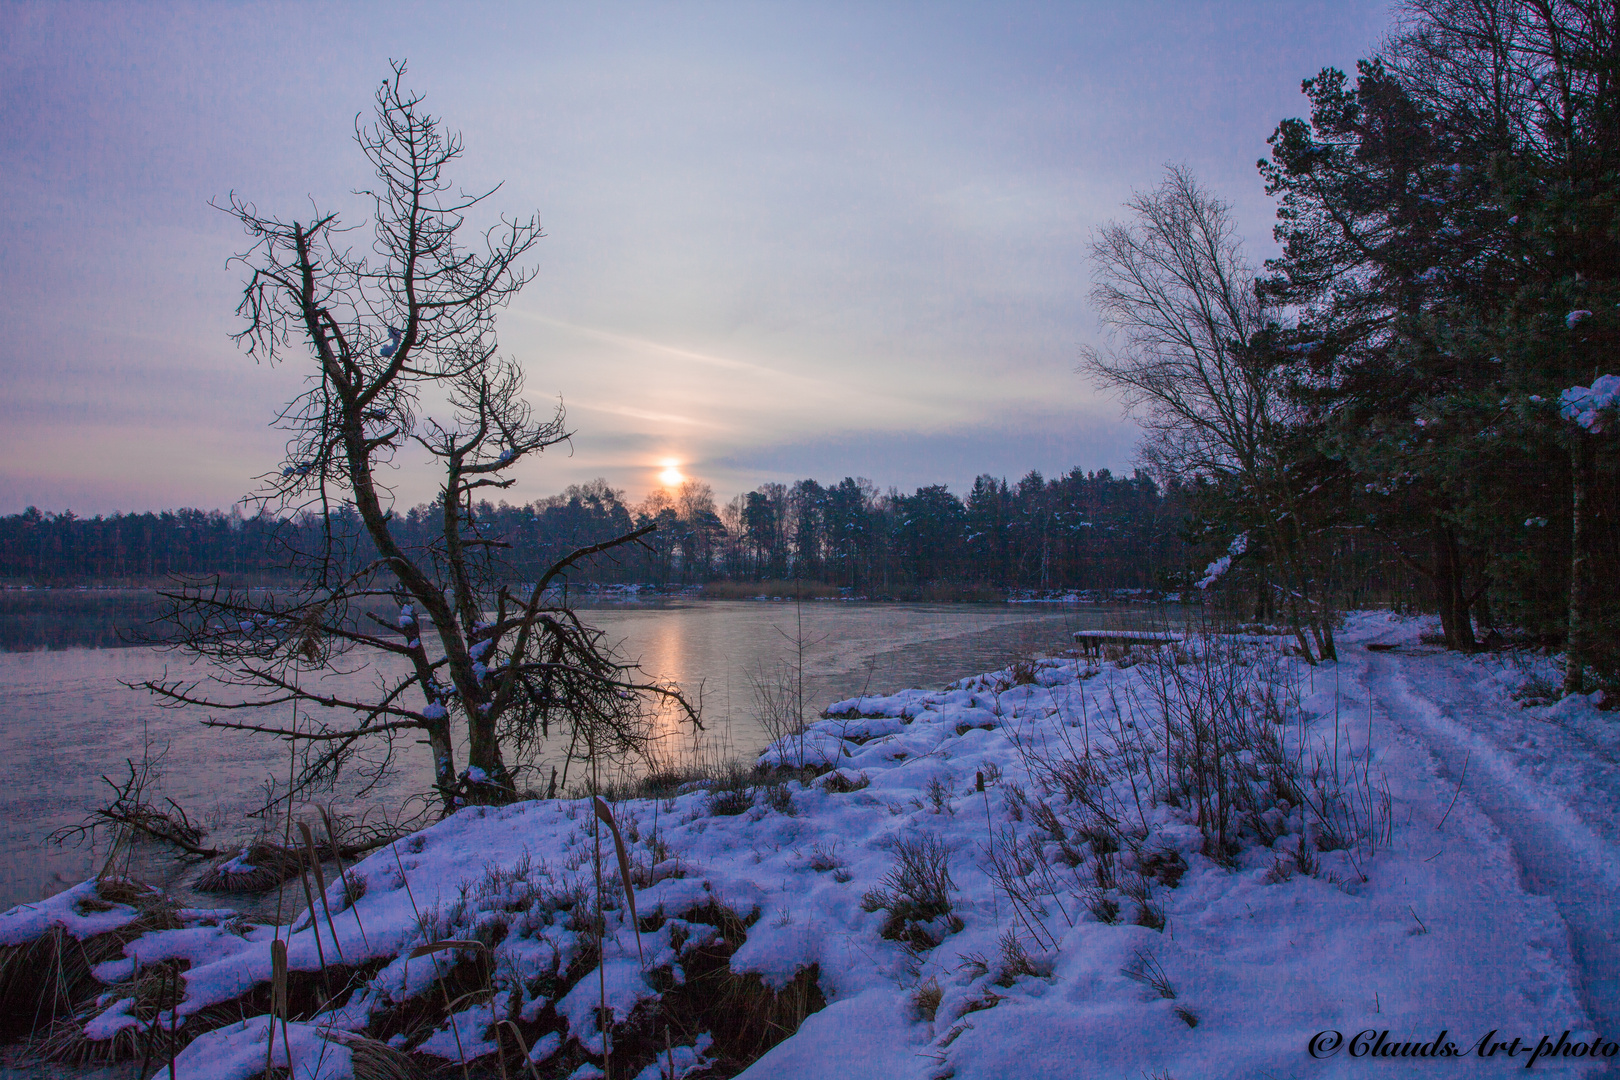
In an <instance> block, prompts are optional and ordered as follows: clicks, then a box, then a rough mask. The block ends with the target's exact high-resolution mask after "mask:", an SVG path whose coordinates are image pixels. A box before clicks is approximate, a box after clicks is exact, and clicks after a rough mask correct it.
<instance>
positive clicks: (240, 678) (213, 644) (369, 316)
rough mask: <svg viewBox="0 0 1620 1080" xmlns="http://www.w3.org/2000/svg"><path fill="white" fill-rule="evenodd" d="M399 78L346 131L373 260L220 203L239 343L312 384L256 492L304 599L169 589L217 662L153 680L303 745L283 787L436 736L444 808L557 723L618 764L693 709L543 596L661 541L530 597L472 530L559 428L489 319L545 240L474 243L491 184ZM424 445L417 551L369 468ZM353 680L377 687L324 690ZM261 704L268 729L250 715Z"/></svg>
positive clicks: (478, 791)
mask: <svg viewBox="0 0 1620 1080" xmlns="http://www.w3.org/2000/svg"><path fill="white" fill-rule="evenodd" d="M404 74H405V65H404V64H403V63H396V64H394V65H393V76H392V78H390V79H387V80H384V82H383V83H382V86H381V87H380V88H379V90H378V91H377V95H376V113H375V119H374V122H373V123H372V124H371V125H369V126H367V125H363V124H362V123H361V122H360V121H359V120H358V119H357V120H356V131H355V134H356V141H357V142H358V143H359V146H360V149H361V150H362V152H363V153H364V154H365V156H366V158H367V160H368V161H369V162H370V163H371V165H372V168H373V169H374V171H375V177H376V183H375V186H374V187H372V188H371V189H369V190H366V191H363V192H361V193H360V194H363V195H365V196H367V197H369V198H370V199H371V201H372V204H373V213H372V221H371V225H372V244H371V250H370V251H369V252H356V251H355V250H353V249H352V248H350V247H347V246H345V239H346V235H347V232H348V230H347V229H346V228H345V227H344V226H342V225H341V224H340V223H339V219H338V216H337V215H336V214H335V213H323V212H320V211H319V210H317V209H314V208H312V209H311V212H310V215H309V217H308V218H305V219H295V220H283V219H281V218H277V217H269V216H265V215H262V214H260V213H259V212H258V210H257V209H256V208H255V207H254V205H253V204H252V203H250V202H246V201H244V200H243V199H241V198H239V197H237V196H236V195H235V194H233V195H232V197H231V199H230V201H229V203H228V205H226V206H223V207H221V209H223V210H225V211H226V212H227V213H229V214H231V215H232V216H233V217H235V218H236V219H237V220H238V221H240V222H241V224H242V227H243V228H244V229H245V230H246V231H247V234H248V236H249V238H250V239H251V241H252V246H251V247H250V248H249V249H248V250H247V251H246V252H244V253H242V254H241V255H238V256H236V257H235V259H233V262H236V263H239V264H241V265H242V266H243V267H245V269H246V271H247V279H246V284H245V287H244V290H243V294H242V303H241V305H240V307H239V309H238V314H239V315H240V316H241V317H242V318H243V320H244V322H245V326H244V327H243V329H242V330H241V332H240V333H238V334H237V335H236V339H237V341H238V342H239V343H240V344H241V345H242V346H243V347H244V348H245V349H246V351H247V353H248V354H249V355H250V356H252V357H254V358H255V359H262V360H265V361H267V362H270V363H278V362H294V363H300V364H308V365H309V366H310V375H309V379H308V383H307V389H306V390H305V391H304V393H303V394H302V395H300V396H299V397H298V398H296V399H295V400H294V401H292V402H291V403H290V404H288V405H287V406H286V407H285V408H284V409H282V410H281V412H280V414H279V421H280V425H281V426H282V427H283V428H284V429H285V430H287V431H288V432H289V433H290V437H289V439H288V442H287V451H286V459H285V461H284V463H283V466H282V467H281V468H280V469H279V470H277V471H276V472H274V473H271V474H269V475H267V476H266V477H263V478H261V479H262V480H263V487H262V488H261V490H260V492H259V493H258V494H257V495H256V496H254V497H253V498H254V500H255V501H257V502H258V503H259V504H260V505H261V506H262V507H264V508H268V509H270V510H271V511H272V512H274V513H276V514H278V515H279V516H282V517H284V518H288V519H290V520H292V521H294V522H295V527H289V528H288V529H287V530H286V532H285V535H284V537H283V539H284V541H285V543H286V544H287V555H288V559H289V561H290V563H291V564H292V565H293V566H294V567H295V568H296V569H297V570H298V571H299V572H300V574H299V579H300V581H301V585H300V587H299V588H297V589H296V590H294V591H292V592H291V593H288V594H284V595H273V596H271V597H269V598H265V596H264V594H262V593H249V592H246V591H241V590H230V589H226V588H223V587H222V586H221V585H220V584H219V583H218V582H217V581H210V582H201V583H196V582H193V583H190V584H186V585H183V586H181V587H177V588H175V589H172V590H169V591H167V592H166V593H165V594H164V595H165V596H166V598H167V601H168V611H167V616H168V624H169V627H170V630H171V634H170V636H169V639H168V640H169V641H170V642H171V643H172V644H174V645H175V646H176V647H178V648H180V649H182V650H184V651H187V652H189V653H192V654H195V655H198V656H201V657H203V658H205V659H207V660H209V661H212V664H213V667H212V675H211V676H210V677H209V678H207V679H205V680H202V681H192V682H187V681H176V680H170V679H163V680H153V681H151V682H148V683H145V684H143V685H144V686H145V687H146V688H147V689H148V690H150V691H151V692H152V693H154V694H156V695H157V696H158V697H159V698H160V699H162V700H163V701H165V702H166V703H169V704H172V705H175V706H201V707H203V708H205V709H207V710H208V711H209V713H210V716H209V719H208V720H206V721H205V722H206V723H208V724H210V725H213V726H216V727H223V728H232V729H237V730H244V731H252V732H261V733H267V734H271V735H275V736H279V737H281V738H285V739H289V740H292V741H293V742H294V743H295V744H296V745H297V746H298V747H299V748H300V750H301V751H302V758H301V762H302V767H301V771H300V772H299V774H298V777H297V780H296V782H295V783H294V784H293V790H298V789H300V788H303V787H307V786H309V785H311V784H315V783H319V782H323V781H330V780H331V779H333V778H334V777H336V776H337V775H338V774H339V772H340V771H341V770H342V769H344V768H346V767H359V768H361V769H362V771H363V773H364V775H365V776H366V777H367V778H368V779H369V780H370V781H371V782H375V780H376V778H378V777H380V776H381V775H382V773H383V771H384V770H385V769H386V768H387V767H388V766H389V765H390V764H391V763H392V761H393V758H394V753H395V749H396V744H397V743H398V742H399V740H400V739H401V738H409V739H412V740H416V741H424V740H425V742H426V743H427V745H428V747H429V750H430V753H431V754H432V760H433V775H434V786H435V787H436V789H437V791H438V793H439V795H440V797H441V799H442V801H443V805H444V806H445V807H446V809H450V808H453V807H455V806H456V805H458V804H460V803H462V802H499V801H505V800H509V799H512V798H514V797H516V795H517V793H518V783H517V780H518V778H517V776H516V774H515V768H514V765H513V762H515V761H517V760H519V759H521V758H523V757H525V756H527V755H529V754H530V753H531V752H532V751H533V750H535V749H536V748H537V747H538V745H539V744H540V742H541V741H542V740H543V739H545V738H546V737H547V736H549V735H550V734H552V732H553V729H554V728H555V729H557V730H558V731H559V733H560V734H561V736H562V737H564V738H567V739H568V740H569V744H568V745H569V746H570V748H571V749H570V753H573V752H574V750H575V749H579V748H589V751H590V752H591V753H604V754H612V753H627V752H633V751H636V750H638V749H640V748H642V746H643V745H644V742H645V740H646V738H647V736H648V731H649V724H648V719H649V714H650V710H652V709H654V708H657V707H671V708H674V709H675V710H676V711H677V713H678V714H680V715H682V716H684V717H685V718H686V719H688V720H690V721H692V722H693V723H696V722H697V714H696V712H695V710H693V709H692V708H691V706H690V705H689V704H688V703H687V701H686V700H685V699H684V698H683V697H682V696H681V695H680V693H679V691H678V689H677V688H676V687H674V686H673V685H667V684H664V683H661V682H658V681H655V680H651V679H648V678H646V677H645V676H643V675H642V674H641V673H640V672H639V670H638V669H636V668H635V667H634V666H632V665H628V664H625V663H623V662H620V661H618V660H616V659H615V658H614V656H613V654H612V652H611V651H610V650H609V649H608V648H606V647H605V643H604V641H603V638H602V635H601V634H600V633H599V632H597V631H595V630H593V629H591V628H589V627H587V626H586V625H584V624H583V623H582V622H581V621H580V620H579V619H578V618H577V617H576V615H575V614H574V613H573V612H572V611H571V610H568V609H567V608H566V607H563V606H559V605H557V604H556V603H554V602H553V601H552V599H551V598H550V596H549V595H548V592H547V588H548V586H549V585H551V584H553V582H554V581H556V580H557V579H558V578H559V577H560V576H561V575H564V574H565V573H566V572H567V570H568V568H569V567H571V566H573V565H574V564H575V563H577V562H578V561H579V560H581V559H584V558H587V557H589V556H593V555H596V554H599V553H601V552H604V551H607V550H609V549H612V548H615V547H618V546H620V545H623V544H628V543H633V542H637V541H640V540H641V538H642V537H643V536H645V535H646V534H647V533H648V532H650V531H652V529H651V527H648V528H642V529H639V530H636V531H634V532H631V533H629V534H627V535H624V536H620V537H617V538H615V539H612V540H609V541H606V542H603V543H599V544H595V545H592V546H589V547H586V548H582V549H580V550H578V551H575V552H573V553H571V554H569V555H568V556H566V557H564V558H563V559H561V560H560V561H558V562H557V563H556V564H555V565H553V566H552V567H551V568H550V569H549V570H548V571H547V572H546V573H545V574H543V575H542V576H541V577H540V579H539V580H537V581H534V582H530V583H527V584H526V585H524V586H523V587H522V588H521V589H520V588H518V587H516V586H514V585H513V584H511V583H510V582H509V581H508V579H507V575H506V574H505V573H504V572H503V566H502V562H501V558H500V551H501V549H502V547H504V546H505V545H504V544H503V543H502V542H501V540H500V539H499V538H498V537H495V536H492V535H489V533H488V530H487V527H486V526H485V524H483V523H481V522H480V521H479V520H478V517H477V514H476V512H475V501H474V500H475V496H477V494H478V493H480V492H484V491H486V490H487V489H506V488H508V487H510V486H511V485H512V484H513V483H514V482H515V481H514V477H513V476H512V470H513V468H514V467H515V466H516V465H517V464H518V463H519V462H521V461H523V460H524V459H525V458H528V457H530V456H532V455H535V454H539V453H541V452H542V451H544V450H545V449H547V448H548V447H552V446H555V445H557V444H558V443H560V442H563V441H565V440H567V439H568V438H569V434H570V433H569V432H568V431H567V429H566V428H565V426H564V415H563V411H562V408H561V406H558V407H557V408H556V409H555V411H548V412H541V413H536V412H535V411H534V410H533V409H532V408H531V407H530V405H529V404H528V402H527V401H526V400H525V398H524V395H523V373H522V370H521V369H520V368H519V366H518V365H517V363H516V362H515V361H513V360H511V359H508V358H504V357H501V356H500V355H499V354H498V351H497V344H496V338H495V325H494V313H495V310H496V308H498V307H500V306H501V305H502V304H504V303H505V302H506V301H507V300H509V299H510V298H511V296H512V295H513V294H514V293H516V292H517V291H518V290H519V289H521V288H522V287H523V285H524V284H525V283H526V282H527V281H528V280H529V278H530V277H531V276H532V271H526V270H524V269H523V268H522V267H521V265H520V263H521V260H522V259H523V258H524V256H525V255H526V254H527V253H528V252H529V250H530V249H531V248H532V247H533V245H534V244H535V242H536V241H538V240H539V239H540V237H541V235H542V234H541V231H540V224H539V221H538V220H537V219H536V218H534V217H530V218H529V219H527V220H508V219H506V218H505V217H502V218H500V219H499V221H498V223H497V224H496V225H494V226H493V227H491V228H489V229H488V230H487V231H485V232H483V234H482V236H481V238H480V239H479V241H478V242H477V244H476V247H468V246H465V245H464V243H463V242H462V238H463V235H464V234H463V228H464V226H465V225H466V219H467V215H468V214H469V213H473V212H480V211H481V206H482V204H483V203H484V202H485V200H487V199H488V198H489V196H490V195H492V194H493V193H494V192H493V189H491V190H489V191H484V192H482V193H479V194H473V195H468V194H466V193H464V192H462V191H460V190H459V189H455V188H453V186H452V184H451V182H450V180H449V179H448V177H447V176H446V174H445V169H446V167H447V166H448V165H450V163H451V162H452V161H453V160H454V159H455V158H456V157H458V156H459V155H460V154H461V151H462V144H461V139H460V137H459V136H458V135H456V134H454V133H449V132H446V131H445V130H444V128H443V127H442V125H441V123H440V121H439V120H438V119H437V118H435V117H433V116H430V115H429V114H428V113H427V112H426V111H425V110H424V109H423V107H422V98H421V97H420V95H417V94H414V93H411V92H409V91H407V90H406V89H404V87H403V86H402V84H401V80H402V79H403V77H404ZM413 451H414V453H415V455H416V456H417V457H418V460H420V461H425V462H426V463H429V464H430V465H431V467H432V468H433V469H435V470H436V472H437V473H438V475H439V477H440V488H439V496H438V499H437V500H436V502H435V504H434V506H433V512H434V515H435V516H436V518H437V520H436V521H435V523H434V528H433V530H432V535H433V539H432V542H431V543H430V544H428V545H426V546H425V547H423V548H421V549H408V547H407V546H406V545H405V544H404V543H403V542H402V541H401V540H400V539H399V538H398V537H397V535H396V532H395V530H394V529H393V527H392V526H393V522H394V516H393V515H394V508H393V494H392V491H391V490H390V489H389V488H388V487H387V486H386V485H385V484H384V482H383V480H382V479H381V477H380V473H381V471H382V470H383V469H385V468H391V467H397V466H399V465H402V464H404V463H405V458H406V456H407V455H408V454H410V453H411V452H413ZM362 668H365V669H368V670H369V673H370V675H371V680H372V686H371V689H370V690H369V691H366V692H355V693H347V692H345V691H341V690H333V689H330V688H329V687H330V685H331V683H332V681H331V680H328V681H327V682H326V683H324V684H323V683H322V681H321V680H320V679H319V678H317V676H319V675H322V674H327V673H331V672H334V671H347V672H350V673H352V672H354V671H356V670H358V669H362ZM353 683H354V680H353V679H349V680H347V681H346V684H347V685H353ZM316 706H319V707H320V708H319V709H318V710H317V709H316V708H315V707H316ZM269 709H276V710H279V712H280V716H281V718H279V719H276V720H271V719H259V716H261V715H263V713H264V711H265V710H269ZM289 709H290V710H291V719H290V720H288V719H285V717H286V716H287V714H288V710H289ZM223 713H236V714H241V713H246V714H248V715H246V716H242V717H240V718H238V717H237V716H223V717H222V716H221V715H219V714H223ZM462 748H464V750H465V754H466V761H467V767H466V768H465V769H464V770H461V771H459V772H458V770H457V768H456V755H457V752H458V750H460V749H462ZM288 794H289V795H290V794H291V792H290V791H289V792H288Z"/></svg>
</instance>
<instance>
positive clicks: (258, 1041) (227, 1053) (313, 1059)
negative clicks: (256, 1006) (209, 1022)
mask: <svg viewBox="0 0 1620 1080" xmlns="http://www.w3.org/2000/svg"><path fill="white" fill-rule="evenodd" d="M269 1031H270V1018H269V1017H268V1016H254V1017H251V1018H249V1019H247V1020H244V1021H242V1022H240V1023H235V1024H227V1025H225V1026H224V1027H222V1028H216V1029H215V1030H213V1031H210V1032H206V1033H205V1034H203V1035H200V1036H198V1037H197V1039H196V1040H195V1041H193V1042H192V1043H191V1044H190V1045H189V1046H187V1047H186V1048H185V1049H184V1050H182V1051H180V1054H179V1055H178V1056H177V1057H176V1058H175V1059H174V1070H173V1073H174V1075H175V1076H184V1077H187V1078H188V1080H249V1078H250V1077H257V1076H260V1075H262V1074H263V1073H264V1062H265V1053H266V1050H267V1049H270V1055H271V1056H270V1062H271V1065H272V1066H273V1067H280V1068H283V1069H290V1071H291V1073H292V1076H293V1080H353V1077H354V1055H353V1053H351V1052H350V1050H349V1048H348V1047H346V1046H343V1045H341V1044H340V1043H337V1042H331V1041H328V1040H327V1039H325V1038H323V1037H322V1034H321V1031H320V1029H319V1028H317V1027H315V1026H313V1025H311V1024H298V1023H288V1024H286V1025H285V1026H283V1025H282V1024H281V1023H277V1024H276V1032H275V1039H274V1046H273V1048H267V1047H266V1045H265V1044H266V1043H267V1042H269V1041H270V1035H269ZM289 1043H290V1044H291V1055H292V1064H291V1066H289V1065H288V1063H287V1062H288V1044H289Z"/></svg>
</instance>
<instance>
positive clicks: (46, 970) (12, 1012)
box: [0, 878, 181, 1038]
mask: <svg viewBox="0 0 1620 1080" xmlns="http://www.w3.org/2000/svg"><path fill="white" fill-rule="evenodd" d="M115 905H128V906H130V907H132V908H134V909H135V912H136V914H135V917H134V919H132V920H131V921H130V922H129V923H127V924H125V925H124V926H121V927H119V928H118V929H116V930H110V931H108V932H107V933H104V934H97V935H95V936H94V937H89V938H86V939H84V940H83V941H78V940H75V939H74V937H73V936H72V935H71V934H69V933H67V932H66V931H64V930H62V929H61V928H60V927H52V928H51V929H50V930H48V931H47V932H46V933H44V934H42V935H40V936H39V937H37V938H35V939H34V940H33V941H30V942H26V943H24V944H21V945H10V946H5V947H3V948H0V1037H7V1038H15V1037H16V1036H19V1035H28V1034H34V1033H40V1032H44V1031H46V1030H47V1029H49V1028H50V1027H51V1026H52V1025H53V1024H54V1023H55V1022H56V1021H58V1020H65V1019H68V1018H71V1017H72V1016H73V1015H74V1013H75V1012H76V1011H77V1010H78V1009H79V1008H80V1007H81V1006H82V1005H83V1003H84V1002H85V1001H86V999H87V998H93V997H94V996H95V995H96V994H97V993H99V992H100V989H101V984H100V983H99V982H97V981H96V979H95V977H94V976H92V975H91V974H90V972H91V970H92V969H93V968H94V967H95V966H96V965H97V964H101V963H104V962H106V961H108V960H115V959H118V958H119V957H121V956H123V954H124V946H125V945H126V944H128V943H129V942H131V941H133V940H135V939H136V938H137V937H140V936H141V935H142V934H144V933H146V932H147V931H149V930H174V929H178V928H179V927H180V925H181V924H180V920H179V918H178V916H177V915H176V908H175V906H174V905H173V904H172V903H171V902H170V901H169V900H167V899H166V898H165V897H164V896H163V895H162V894H161V893H159V892H157V891H156V890H155V889H151V888H149V887H147V886H145V885H141V884H139V883H137V882H133V881H129V880H126V879H123V878H107V879H105V880H103V881H101V882H99V883H98V884H97V886H96V896H95V897H94V898H87V899H85V900H81V901H80V902H79V906H80V909H81V912H82V913H83V914H91V913H93V912H97V911H109V910H111V909H112V908H113V907H114V906H115Z"/></svg>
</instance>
